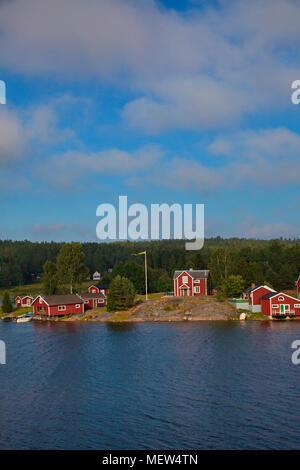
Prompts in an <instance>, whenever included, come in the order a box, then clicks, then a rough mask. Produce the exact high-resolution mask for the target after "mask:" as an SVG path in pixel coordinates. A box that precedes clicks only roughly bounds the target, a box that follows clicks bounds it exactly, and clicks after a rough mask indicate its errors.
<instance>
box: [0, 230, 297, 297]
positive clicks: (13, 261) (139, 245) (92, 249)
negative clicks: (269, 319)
mask: <svg viewBox="0 0 300 470" xmlns="http://www.w3.org/2000/svg"><path fill="white" fill-rule="evenodd" d="M82 245H83V250H84V253H85V264H86V266H87V267H88V268H89V270H90V272H91V273H93V272H94V271H96V270H97V271H99V272H100V273H101V274H105V272H107V270H108V269H109V268H115V271H116V270H117V271H121V272H122V266H124V263H127V264H128V263H131V264H132V263H137V264H142V263H143V257H142V256H137V257H135V256H133V254H135V253H138V252H140V251H144V250H147V254H148V265H149V270H150V278H151V273H152V277H154V278H155V277H157V276H160V275H164V276H167V277H168V278H169V279H170V278H171V277H172V275H173V272H174V270H175V269H183V268H198V269H206V268H207V269H211V271H212V277H213V283H214V284H215V285H218V283H219V282H220V280H221V278H224V276H228V275H229V274H240V275H241V276H242V277H243V279H244V280H245V283H246V284H249V283H250V282H255V283H264V282H268V283H270V284H271V285H273V287H274V288H276V289H289V288H294V285H295V281H296V279H297V278H298V275H299V274H300V240H299V239H298V240H271V241H266V240H255V239H238V238H230V239H222V238H220V237H217V238H210V239H207V240H205V245H204V248H203V249H202V250H201V251H186V250H185V242H184V241H183V240H160V241H152V242H114V243H83V244H82ZM60 247H61V243H55V242H49V243H48V242H42V243H33V242H30V241H10V240H3V241H0V287H2V288H3V287H10V286H13V285H18V284H27V283H31V282H32V281H33V279H34V277H35V276H36V275H40V274H41V273H42V270H43V265H44V263H45V262H46V261H47V260H50V261H53V262H55V260H56V256H57V253H58V252H59V249H60Z"/></svg>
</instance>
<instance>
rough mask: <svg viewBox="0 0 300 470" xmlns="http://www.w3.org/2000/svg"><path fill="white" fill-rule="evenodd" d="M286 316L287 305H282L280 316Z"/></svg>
mask: <svg viewBox="0 0 300 470" xmlns="http://www.w3.org/2000/svg"><path fill="white" fill-rule="evenodd" d="M284 314H285V305H283V304H281V305H280V315H284Z"/></svg>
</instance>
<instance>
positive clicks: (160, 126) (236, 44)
mask: <svg viewBox="0 0 300 470" xmlns="http://www.w3.org/2000/svg"><path fill="white" fill-rule="evenodd" d="M220 5H221V6H220V7H219V8H217V9H214V8H213V7H206V8H201V9H198V10H196V9H192V10H191V11H187V12H185V13H179V12H176V11H174V10H167V9H166V8H163V7H162V6H161V5H160V6H158V3H156V2H154V1H150V0H149V1H139V2H136V1H132V0H127V1H126V0H72V2H70V0H52V1H51V2H49V1H48V0H27V1H26V2H22V1H21V0H15V1H13V2H2V4H1V7H0V13H1V14H0V28H1V38H0V46H1V63H2V66H4V67H7V68H9V69H10V70H11V71H13V72H20V73H26V74H28V75H30V76H38V75H46V76H47V77H51V76H53V77H55V78H57V77H63V78H64V79H71V80H72V82H74V80H90V79H91V78H93V79H95V78H96V79H98V80H100V81H103V80H104V81H106V82H108V83H114V84H118V85H119V86H121V87H127V89H129V90H130V91H132V90H134V91H135V92H136V93H137V96H136V97H135V98H134V99H132V100H131V101H130V102H129V103H127V104H126V106H125V107H124V109H123V112H122V116H123V118H124V120H125V122H126V123H127V124H128V125H129V126H131V127H133V128H138V129H141V130H143V131H145V132H148V133H149V132H160V131H165V130H168V129H173V128H192V129H197V130H201V129H206V128H211V127H218V128H219V127H220V126H224V125H225V126H227V125H228V124H230V123H232V122H235V121H236V120H238V119H241V118H242V117H244V116H245V115H247V114H249V113H252V112H258V111H262V110H270V109H276V108H279V107H280V108H282V107H288V106H290V105H291V104H290V84H291V82H292V81H293V80H294V79H295V78H299V77H298V75H299V73H300V60H299V54H298V51H297V44H298V42H299V36H300V33H299V21H300V4H299V2H298V1H297V0H264V2H262V1H261V0H252V1H251V2H245V1H242V0H240V1H235V0H228V1H226V2H224V1H223V2H220Z"/></svg>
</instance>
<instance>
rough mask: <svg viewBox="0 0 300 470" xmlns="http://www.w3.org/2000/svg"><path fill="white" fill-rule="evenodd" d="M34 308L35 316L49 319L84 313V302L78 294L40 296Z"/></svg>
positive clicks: (35, 301) (33, 304)
mask: <svg viewBox="0 0 300 470" xmlns="http://www.w3.org/2000/svg"><path fill="white" fill-rule="evenodd" d="M32 306H33V314H34V315H46V316H48V317H54V316H59V315H61V316H62V315H73V314H75V313H84V301H83V300H82V299H81V298H80V297H79V296H78V295H77V294H66V295H39V296H38V297H37V298H36V299H34V301H33V303H32Z"/></svg>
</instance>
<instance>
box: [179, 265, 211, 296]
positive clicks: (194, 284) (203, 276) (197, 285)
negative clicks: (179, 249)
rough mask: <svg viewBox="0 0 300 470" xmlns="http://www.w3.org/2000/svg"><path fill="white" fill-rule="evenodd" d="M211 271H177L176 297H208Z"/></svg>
mask: <svg viewBox="0 0 300 470" xmlns="http://www.w3.org/2000/svg"><path fill="white" fill-rule="evenodd" d="M208 279H209V271H208V270H207V269H205V270H194V269H189V270H187V271H175V273H174V277H173V281H174V296H176V297H181V296H194V295H207V293H208V285H207V284H208Z"/></svg>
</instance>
